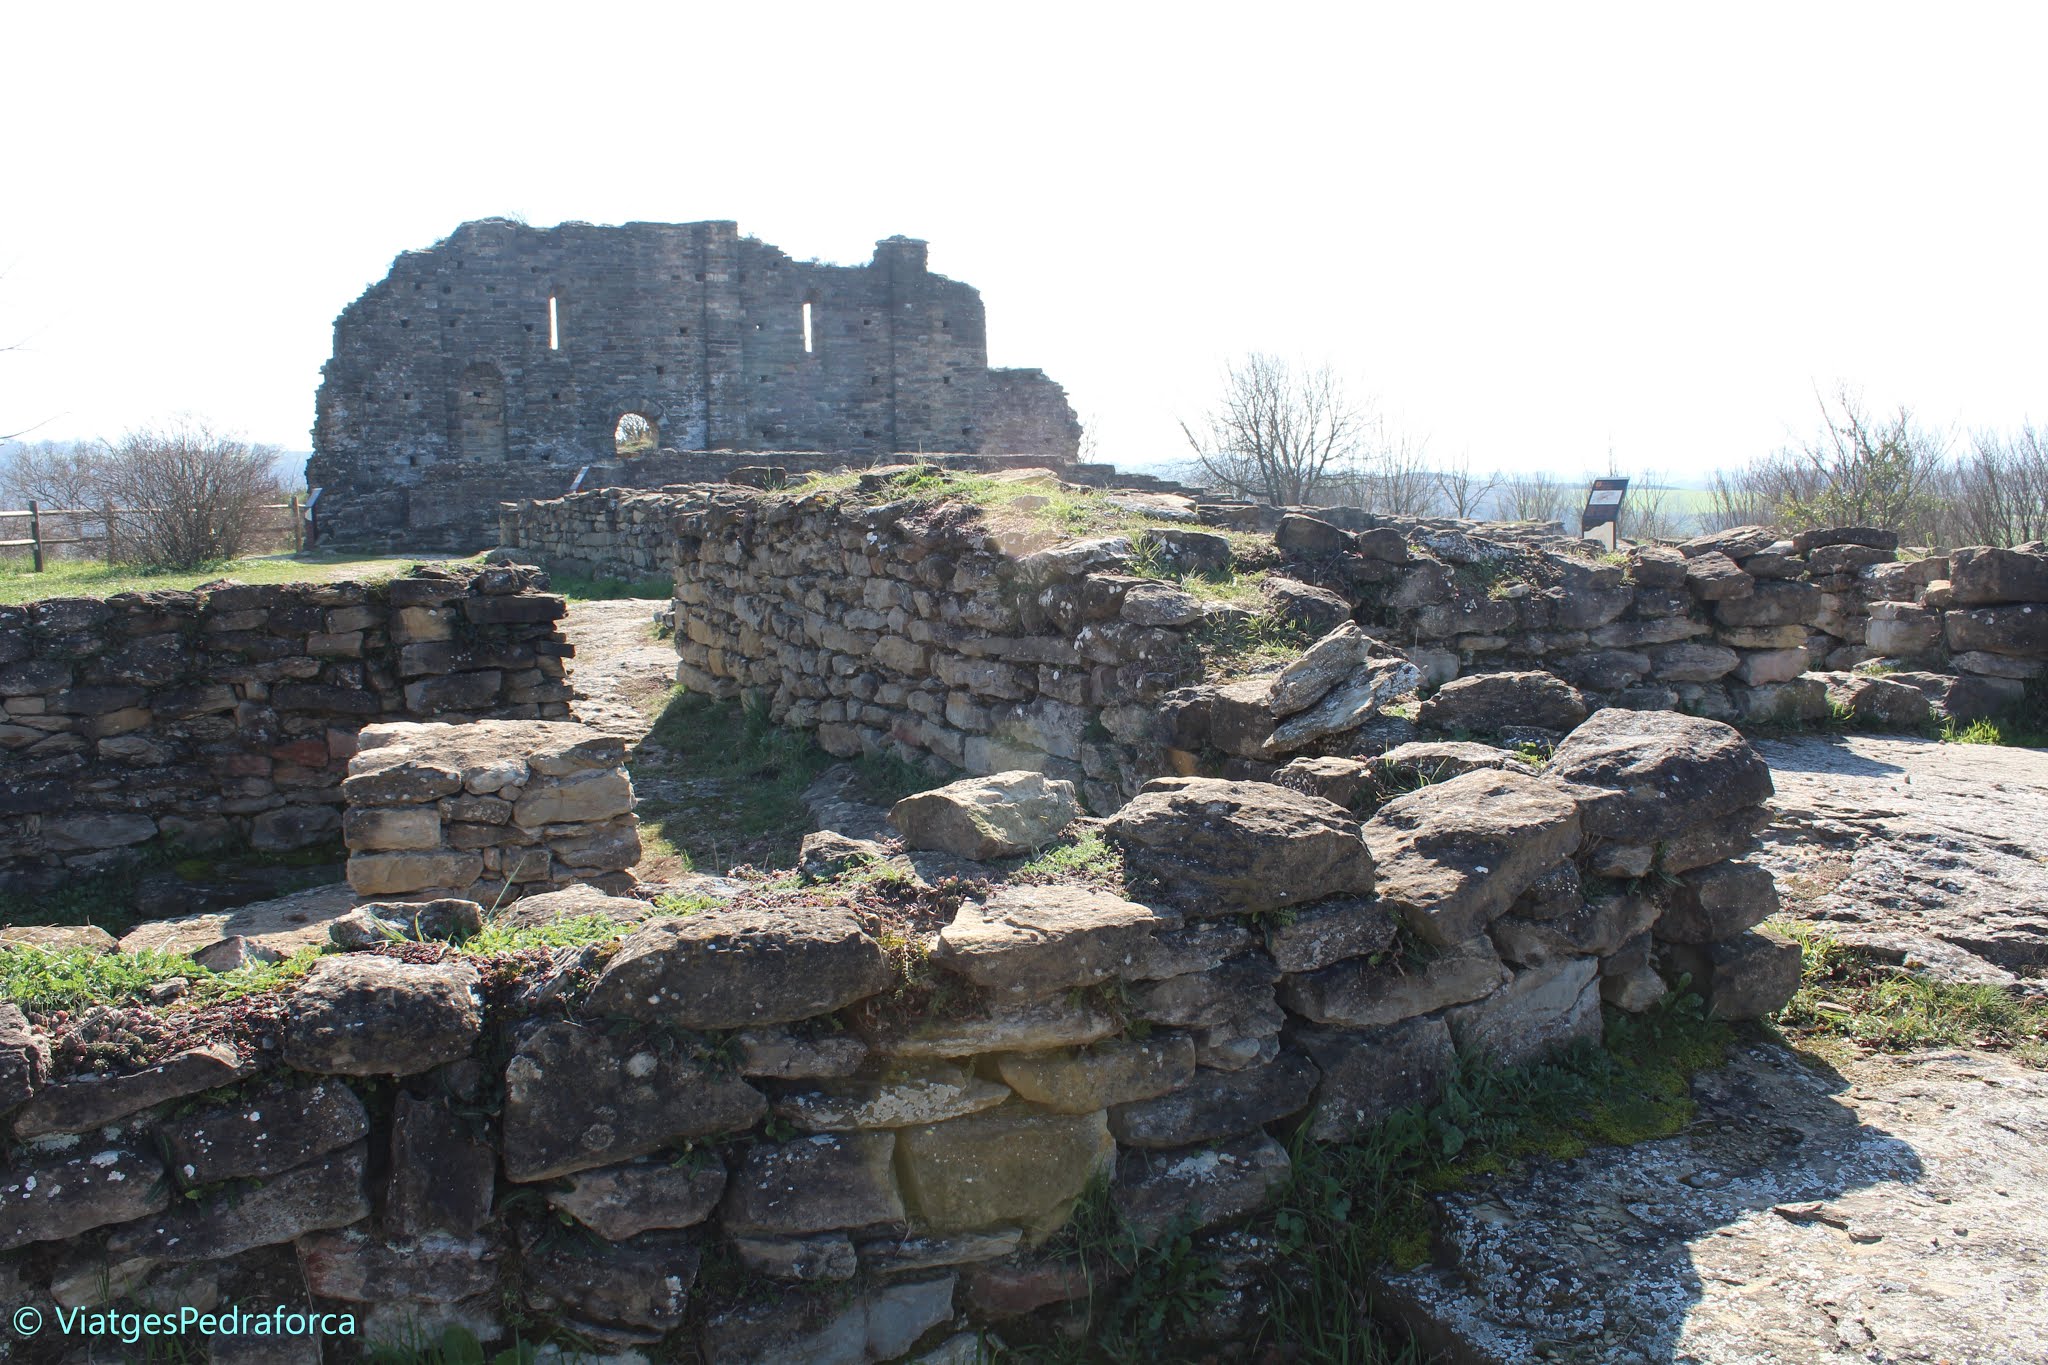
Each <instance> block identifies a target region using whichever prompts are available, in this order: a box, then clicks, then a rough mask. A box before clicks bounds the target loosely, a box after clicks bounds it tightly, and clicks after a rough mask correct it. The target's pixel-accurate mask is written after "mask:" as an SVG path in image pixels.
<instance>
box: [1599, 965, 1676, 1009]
mask: <svg viewBox="0 0 2048 1365" xmlns="http://www.w3.org/2000/svg"><path fill="white" fill-rule="evenodd" d="M1668 994H1670V990H1669V988H1667V987H1666V986H1665V984H1664V978H1663V977H1661V976H1659V975H1657V969H1656V968H1655V967H1652V966H1651V965H1650V964H1649V963H1647V962H1645V963H1642V964H1640V965H1638V966H1634V967H1630V968H1629V969H1628V970H1627V971H1625V972H1609V971H1607V970H1606V968H1605V967H1603V968H1602V969H1601V972H1600V998H1601V999H1602V1000H1604V1001H1606V1002H1607V1003H1608V1004H1610V1005H1612V1006H1614V1007H1615V1008H1616V1009H1618V1010H1621V1011H1622V1012H1623V1013H1626V1014H1641V1013H1643V1011H1645V1010H1647V1009H1649V1008H1650V1007H1651V1006H1652V1005H1654V1004H1656V1003H1657V1002H1658V1001H1659V1000H1662V999H1663V998H1664V997H1665V996H1666V995H1668Z"/></svg>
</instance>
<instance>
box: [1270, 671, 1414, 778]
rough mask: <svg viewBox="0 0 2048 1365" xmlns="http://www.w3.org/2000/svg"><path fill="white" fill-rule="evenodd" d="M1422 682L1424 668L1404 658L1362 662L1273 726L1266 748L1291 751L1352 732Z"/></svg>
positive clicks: (1276, 750) (1276, 751)
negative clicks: (1326, 689)
mask: <svg viewBox="0 0 2048 1365" xmlns="http://www.w3.org/2000/svg"><path fill="white" fill-rule="evenodd" d="M1421 685H1422V671H1421V670H1420V669H1418V668H1417V667H1416V666H1415V665H1414V664H1412V663H1410V662H1409V661H1408V660H1407V659H1404V658H1378V659H1371V660H1368V661H1367V662H1365V663H1363V664H1360V665H1359V666H1358V667H1357V668H1356V669H1354V670H1352V672H1351V673H1350V675H1349V676H1347V677H1346V678H1344V679H1342V680H1341V681H1339V682H1338V683H1337V685H1336V686H1335V687H1333V688H1331V689H1330V691H1329V692H1328V693H1327V694H1325V695H1324V696H1323V698H1322V699H1321V700H1320V701H1317V702H1315V703H1313V704H1311V705H1310V706H1308V707H1307V708H1305V709H1303V710H1301V711H1299V712H1297V713H1295V714H1294V715H1291V716H1289V717H1287V718H1286V719H1285V720H1283V721H1281V722H1280V723H1279V724H1278V725H1276V726H1274V727H1273V733H1272V735H1271V736H1269V737H1268V738H1267V740H1266V744H1265V749H1266V751H1268V752H1271V753H1274V754H1284V753H1291V752H1293V751H1294V750H1296V749H1299V748H1302V747H1303V746H1304V745H1308V744H1313V743H1315V742H1316V741H1318V740H1325V739H1329V738H1331V737H1332V736H1334V735H1341V734H1346V733H1349V732H1350V731H1353V730H1356V729H1358V728H1359V727H1360V726H1361V725H1364V724H1365V723H1366V722H1367V721H1368V720H1370V719H1372V718H1373V717H1374V716H1375V715H1377V714H1378V713H1379V710H1380V708H1381V707H1383V706H1385V705H1386V704H1387V703H1388V702H1390V701H1394V700H1395V699H1397V698H1399V697H1405V696H1407V695H1408V694H1409V693H1411V692H1413V691H1414V690H1415V689H1416V688H1418V687H1420V686H1421Z"/></svg>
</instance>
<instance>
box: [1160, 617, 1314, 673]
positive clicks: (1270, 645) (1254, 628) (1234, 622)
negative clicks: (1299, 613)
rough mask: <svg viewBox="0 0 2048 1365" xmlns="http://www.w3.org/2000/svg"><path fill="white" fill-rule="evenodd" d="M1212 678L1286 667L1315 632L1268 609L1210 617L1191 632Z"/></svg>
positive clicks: (1304, 647)
mask: <svg viewBox="0 0 2048 1365" xmlns="http://www.w3.org/2000/svg"><path fill="white" fill-rule="evenodd" d="M1190 636H1191V638H1192V639H1193V640H1194V643H1195V647H1196V648H1197V649H1199V650H1201V651H1202V668H1203V673H1204V675H1205V677H1206V678H1207V679H1208V680H1209V681H1211V682H1214V681H1219V680H1228V679H1231V678H1242V677H1246V676H1249V675H1251V674H1254V673H1262V672H1272V671H1274V670H1276V669H1280V668H1285V667H1286V666H1287V665H1288V664H1290V663H1293V662H1294V661H1295V660H1296V659H1298V658H1300V657H1301V655H1302V651H1303V650H1305V649H1307V648H1308V647H1309V646H1310V645H1312V644H1314V643H1315V639H1316V637H1315V632H1314V631H1311V630H1309V629H1307V628H1306V627H1304V626H1301V625H1299V624H1297V623H1295V622H1293V621H1289V620H1287V619H1285V618H1284V617H1281V616H1279V615H1277V614H1275V613H1273V612H1270V611H1262V612H1259V613H1257V614H1256V615H1253V616H1239V615H1236V614H1234V613H1233V614H1230V615H1224V616H1212V617H1210V618H1209V619H1208V620H1206V621H1204V622H1202V624H1201V625H1199V626H1197V627H1196V628H1195V629H1194V630H1193V631H1191V632H1190Z"/></svg>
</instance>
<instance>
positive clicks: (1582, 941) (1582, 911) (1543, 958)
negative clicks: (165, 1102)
mask: <svg viewBox="0 0 2048 1365" xmlns="http://www.w3.org/2000/svg"><path fill="white" fill-rule="evenodd" d="M1661 913H1662V906H1660V905H1659V904H1658V902H1656V901H1654V900H1652V899H1650V898H1649V897H1647V896H1603V897H1599V898H1597V899H1594V900H1587V901H1582V902H1580V903H1579V904H1578V905H1577V906H1576V907H1575V908H1573V909H1572V910H1569V911H1567V912H1566V913H1564V914H1562V915H1558V916H1556V917H1554V918H1551V919H1543V920H1535V919H1524V918H1523V917H1522V916H1520V915H1509V916H1506V917H1504V918H1502V919H1498V920H1495V921H1494V923H1493V942H1494V946H1495V947H1497V948H1499V949H1500V955H1501V957H1502V958H1504V959H1505V960H1507V961H1509V962H1512V963H1517V964H1521V965H1529V964H1532V963H1537V962H1550V961H1554V960H1556V959H1558V958H1567V957H1606V956H1607V955H1608V954H1609V953H1612V952H1614V951H1615V950H1616V949H1618V948H1620V947H1621V945H1622V944H1624V943H1626V942H1627V941H1628V940H1630V939H1632V938H1634V937H1636V936H1637V935H1638V934H1641V933H1643V932H1645V931H1646V930H1648V929H1649V927H1650V926H1651V925H1652V924H1653V923H1655V922H1656V920H1657V917H1658V915H1659V914H1661Z"/></svg>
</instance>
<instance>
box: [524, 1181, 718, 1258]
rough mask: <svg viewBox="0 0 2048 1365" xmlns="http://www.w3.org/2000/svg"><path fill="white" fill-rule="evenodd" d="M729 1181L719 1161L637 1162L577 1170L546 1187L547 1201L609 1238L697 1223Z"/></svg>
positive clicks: (714, 1205)
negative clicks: (556, 1186)
mask: <svg viewBox="0 0 2048 1365" xmlns="http://www.w3.org/2000/svg"><path fill="white" fill-rule="evenodd" d="M725 1180H726V1177H725V1167H723V1166H721V1165H719V1164H718V1163H717V1162H716V1161H712V1162H708V1163H707V1164H704V1165H701V1166H677V1165H675V1164H674V1163H671V1162H666V1161H652V1162H649V1161H636V1162H629V1163H627V1164H625V1165H622V1166H605V1167H601V1168H599V1169H596V1170H589V1171H577V1172H575V1173H573V1174H571V1175H569V1176H568V1177H567V1178H566V1179H565V1180H564V1182H563V1186H564V1187H563V1188H561V1189H552V1190H549V1191H548V1204H549V1206H550V1207H552V1208H557V1209H560V1210H561V1211H562V1212H564V1213H566V1214H568V1215H569V1216H570V1217H571V1218H574V1219H575V1220H576V1221H577V1222H579V1223H581V1224H583V1226H585V1227H587V1228H589V1229H590V1230H591V1231H592V1232H594V1233H596V1234H597V1235H598V1236H600V1237H602V1238H604V1239H605V1240H606V1241H608V1242H623V1241H625V1240H626V1239H627V1238H629V1237H634V1236H637V1235H639V1234H640V1233H643V1232H646V1231H648V1230H649V1229H650V1228H688V1227H695V1226H696V1225H697V1224H699V1223H701V1222H703V1221H704V1220H705V1219H706V1218H709V1217H710V1216H711V1212H712V1210H713V1209H715V1208H717V1207H718V1200H719V1197H720V1196H721V1195H723V1194H724V1193H725Z"/></svg>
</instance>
